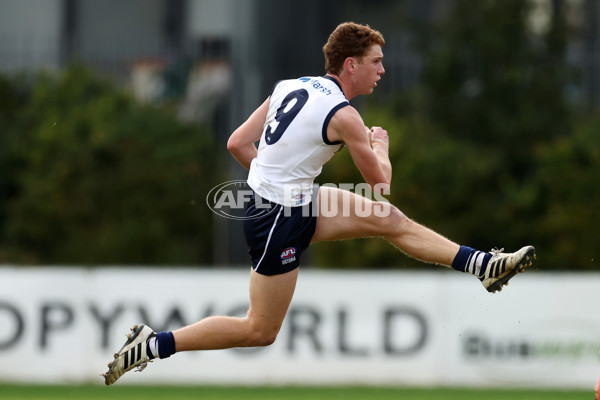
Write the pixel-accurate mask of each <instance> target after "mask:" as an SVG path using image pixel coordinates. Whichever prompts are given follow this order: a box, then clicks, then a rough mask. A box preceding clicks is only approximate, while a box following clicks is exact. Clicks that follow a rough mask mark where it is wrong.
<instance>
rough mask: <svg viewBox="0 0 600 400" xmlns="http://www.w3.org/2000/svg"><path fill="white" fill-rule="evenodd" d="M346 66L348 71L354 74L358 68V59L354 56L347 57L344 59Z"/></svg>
mask: <svg viewBox="0 0 600 400" xmlns="http://www.w3.org/2000/svg"><path fill="white" fill-rule="evenodd" d="M344 67H345V68H346V71H348V72H350V73H351V74H353V73H354V71H355V70H356V60H355V59H354V57H348V58H346V60H344Z"/></svg>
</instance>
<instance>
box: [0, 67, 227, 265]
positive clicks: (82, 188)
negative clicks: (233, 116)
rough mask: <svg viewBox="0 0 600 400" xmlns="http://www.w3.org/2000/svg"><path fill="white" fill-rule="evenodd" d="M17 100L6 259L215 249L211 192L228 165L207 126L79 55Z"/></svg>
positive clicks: (154, 256)
mask: <svg viewBox="0 0 600 400" xmlns="http://www.w3.org/2000/svg"><path fill="white" fill-rule="evenodd" d="M14 103H15V102H14V101H13V102H12V103H11V104H6V103H2V106H3V108H4V107H7V109H8V110H7V109H4V110H3V111H0V115H5V114H10V115H13V116H14V117H13V119H14V120H13V121H9V122H11V123H13V128H12V129H9V130H8V131H7V132H8V134H9V135H10V137H9V138H8V139H7V138H6V137H4V140H5V141H10V143H11V147H10V148H11V151H12V152H13V155H12V157H10V158H12V159H13V160H15V159H16V161H13V163H15V162H17V163H18V165H20V166H21V168H20V169H19V170H18V171H15V170H14V168H13V169H12V171H11V173H15V172H16V174H15V175H13V176H7V175H6V172H5V171H3V172H2V173H0V176H1V177H2V178H1V180H0V182H2V181H4V182H6V180H9V181H12V182H13V183H12V185H13V187H14V189H15V190H14V191H12V192H11V193H9V195H5V196H4V199H3V201H6V202H7V204H5V206H6V209H7V214H6V217H5V221H4V224H3V225H2V226H0V229H1V231H2V232H3V234H2V236H0V238H1V239H2V242H1V243H0V248H1V252H0V256H1V258H2V260H1V261H2V262H28V263H36V264H37V263H43V264H48V263H50V264H56V263H69V264H70V263H77V264H122V263H123V264H141V263H143V264H198V263H203V264H204V263H209V262H210V261H211V246H212V242H211V239H210V234H209V232H211V228H210V227H211V225H212V223H211V221H212V214H211V213H210V211H209V210H208V208H207V207H205V204H204V197H205V196H206V193H207V192H208V190H209V189H210V188H211V187H212V186H214V185H215V184H216V183H217V182H219V179H220V178H221V177H219V174H218V169H217V168H216V167H215V163H216V158H215V151H214V146H213V141H212V135H209V132H207V131H206V129H203V128H199V127H197V126H186V125H182V124H181V123H179V122H177V120H176V119H175V118H174V117H173V116H170V115H169V114H168V113H166V112H165V111H162V110H159V109H157V108H154V107H151V106H146V105H139V104H137V103H136V102H135V101H134V100H133V99H132V98H131V97H130V96H128V95H126V94H125V93H123V92H121V91H119V90H116V89H115V88H114V87H113V86H112V85H111V84H109V83H107V82H104V81H102V80H99V79H97V78H94V77H93V76H92V75H91V74H90V73H89V72H88V71H87V70H85V69H83V68H81V67H77V66H74V67H71V68H69V69H67V70H65V71H64V72H62V73H61V74H60V76H58V77H53V76H47V75H42V76H40V77H39V78H38V79H37V81H36V83H35V85H34V86H33V88H32V90H31V92H30V93H29V94H28V98H27V102H26V104H21V105H20V106H19V107H15V104H14ZM6 134H7V133H6V132H3V135H4V136H6ZM4 187H5V188H6V187H11V186H10V185H8V186H7V185H6V184H4ZM5 206H3V208H5Z"/></svg>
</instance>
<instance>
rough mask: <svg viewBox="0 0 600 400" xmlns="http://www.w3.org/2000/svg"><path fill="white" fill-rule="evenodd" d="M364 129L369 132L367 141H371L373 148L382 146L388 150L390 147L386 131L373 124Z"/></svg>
mask: <svg viewBox="0 0 600 400" xmlns="http://www.w3.org/2000/svg"><path fill="white" fill-rule="evenodd" d="M365 128H366V127H365ZM366 129H367V132H368V133H369V142H370V143H371V148H372V149H375V147H382V148H384V149H385V150H386V151H388V149H389V148H390V138H389V137H388V133H387V131H386V130H385V129H383V128H381V127H380V126H374V127H372V128H371V129H368V128H366Z"/></svg>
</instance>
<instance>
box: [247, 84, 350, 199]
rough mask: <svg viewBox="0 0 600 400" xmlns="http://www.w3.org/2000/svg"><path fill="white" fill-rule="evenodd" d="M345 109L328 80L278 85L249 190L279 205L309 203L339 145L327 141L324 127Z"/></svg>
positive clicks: (338, 91)
mask: <svg viewBox="0 0 600 400" xmlns="http://www.w3.org/2000/svg"><path fill="white" fill-rule="evenodd" d="M347 105H349V103H348V100H347V99H346V97H345V96H344V93H343V92H342V90H341V88H340V86H339V84H338V83H337V82H336V81H335V80H334V79H333V78H330V77H328V76H324V77H303V78H300V79H290V80H284V81H280V82H278V83H277V84H276V85H275V87H274V89H273V92H272V93H271V97H270V100H269V110H268V112H267V119H266V122H265V125H264V128H263V133H262V136H261V138H260V143H259V146H258V156H257V157H256V158H255V159H254V160H252V164H251V165H250V173H249V174H248V185H250V187H251V188H252V189H253V190H254V191H255V192H256V193H257V194H258V195H259V196H261V197H263V198H265V199H267V200H269V201H272V202H274V203H277V204H281V205H284V206H290V207H296V206H302V205H304V204H308V203H309V202H310V201H311V197H312V187H313V182H314V179H315V178H316V177H317V175H319V174H320V173H321V169H322V167H323V164H325V163H326V162H327V161H329V159H331V157H333V155H334V153H335V152H336V151H338V150H339V149H340V148H341V147H342V146H343V145H342V144H341V143H340V142H330V141H329V140H328V139H327V126H328V124H329V121H330V120H331V117H333V115H334V114H335V112H336V111H337V110H339V109H340V108H342V107H345V106H347Z"/></svg>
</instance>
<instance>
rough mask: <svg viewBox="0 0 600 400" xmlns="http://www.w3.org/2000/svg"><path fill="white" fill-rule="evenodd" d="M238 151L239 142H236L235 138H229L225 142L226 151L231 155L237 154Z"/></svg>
mask: <svg viewBox="0 0 600 400" xmlns="http://www.w3.org/2000/svg"><path fill="white" fill-rule="evenodd" d="M239 149H240V144H239V141H238V140H236V138H235V137H234V136H233V135H232V136H230V137H229V140H228V141H227V151H229V152H230V153H231V154H234V155H235V154H237V153H238V152H239Z"/></svg>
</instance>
